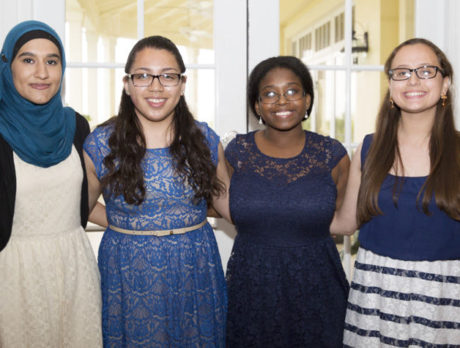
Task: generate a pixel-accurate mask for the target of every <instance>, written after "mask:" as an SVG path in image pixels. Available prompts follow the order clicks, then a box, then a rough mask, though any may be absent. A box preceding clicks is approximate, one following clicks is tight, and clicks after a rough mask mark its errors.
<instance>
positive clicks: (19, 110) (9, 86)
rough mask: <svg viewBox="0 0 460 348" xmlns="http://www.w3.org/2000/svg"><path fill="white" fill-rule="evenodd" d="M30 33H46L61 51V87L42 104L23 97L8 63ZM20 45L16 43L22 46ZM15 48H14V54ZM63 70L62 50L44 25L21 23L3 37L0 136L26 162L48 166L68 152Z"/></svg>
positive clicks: (70, 115)
mask: <svg viewBox="0 0 460 348" xmlns="http://www.w3.org/2000/svg"><path fill="white" fill-rule="evenodd" d="M31 31H42V32H45V33H48V34H50V35H51V36H52V37H53V40H50V41H52V42H53V43H55V44H56V43H58V44H59V46H58V49H59V51H60V52H61V62H62V76H61V86H60V87H59V90H58V92H57V93H56V95H55V96H54V97H53V98H51V99H50V100H49V101H48V102H47V103H46V104H34V103H32V102H30V101H29V100H27V99H25V98H23V97H22V96H21V95H20V94H19V93H18V91H17V90H16V88H15V86H14V82H13V76H12V72H11V63H12V60H13V58H14V57H13V55H14V54H15V53H16V52H15V46H16V43H17V41H18V40H20V39H21V38H23V36H24V34H27V33H29V32H31ZM54 39H55V40H54ZM22 41H24V40H23V39H22ZM26 42H27V41H26ZM24 43H25V42H20V43H19V44H21V46H22V45H23V44H24ZM19 48H20V47H16V51H17V50H18V49H19ZM64 70H65V54H64V47H63V46H62V42H61V40H60V39H59V36H58V35H57V33H56V32H55V31H54V30H53V29H52V28H51V27H50V26H48V25H47V24H45V23H42V22H38V21H25V22H22V23H19V24H18V25H16V26H15V27H13V29H11V31H10V32H9V33H8V35H7V36H6V38H5V41H4V43H3V48H2V51H1V54H0V134H1V136H2V137H3V138H4V139H5V140H6V142H8V144H9V145H10V146H11V147H12V149H13V151H14V152H15V153H16V154H17V155H18V156H19V157H20V158H21V159H22V160H23V161H25V162H27V163H30V164H33V165H36V166H40V167H50V166H52V165H55V164H57V163H59V162H61V161H63V160H64V159H66V158H67V157H68V156H69V154H70V152H71V151H72V143H73V138H74V134H75V111H74V110H72V109H71V108H68V107H63V105H62V99H61V89H62V77H63V76H64Z"/></svg>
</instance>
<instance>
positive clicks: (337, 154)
mask: <svg viewBox="0 0 460 348" xmlns="http://www.w3.org/2000/svg"><path fill="white" fill-rule="evenodd" d="M329 139H330V141H331V147H330V149H331V161H330V162H329V165H330V168H331V169H333V168H334V167H335V166H336V165H337V164H338V163H339V162H340V160H341V159H342V158H343V156H345V155H346V154H347V150H346V149H345V147H344V146H343V145H342V143H341V142H340V141H338V140H336V139H333V138H329Z"/></svg>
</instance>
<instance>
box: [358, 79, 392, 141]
mask: <svg viewBox="0 0 460 348" xmlns="http://www.w3.org/2000/svg"><path fill="white" fill-rule="evenodd" d="M371 86H372V87H371ZM387 88H388V82H387V78H386V77H385V74H384V73H383V72H377V71H360V72H354V73H353V74H352V87H351V117H352V142H356V143H360V142H361V141H362V140H363V138H364V136H365V135H366V134H369V133H373V132H374V129H375V120H376V118H377V113H378V110H379V108H380V103H381V101H382V98H383V96H384V95H385V93H386V91H387Z"/></svg>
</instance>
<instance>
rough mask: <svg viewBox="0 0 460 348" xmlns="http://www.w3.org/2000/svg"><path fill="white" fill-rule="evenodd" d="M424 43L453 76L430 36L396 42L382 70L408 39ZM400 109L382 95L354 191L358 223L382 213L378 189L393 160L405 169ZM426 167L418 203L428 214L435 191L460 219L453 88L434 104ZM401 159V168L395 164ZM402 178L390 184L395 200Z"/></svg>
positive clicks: (438, 199)
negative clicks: (424, 179) (358, 183)
mask: <svg viewBox="0 0 460 348" xmlns="http://www.w3.org/2000/svg"><path fill="white" fill-rule="evenodd" d="M415 44H423V45H426V46H428V47H429V48H431V49H432V50H433V52H434V53H435V54H436V56H437V57H438V61H439V65H440V68H441V69H442V74H443V76H444V77H448V78H449V79H450V81H453V70H452V66H451V64H450V62H449V61H448V59H447V57H446V55H445V54H444V53H443V52H442V51H441V50H440V49H439V48H438V47H437V46H436V45H435V44H434V43H432V42H431V41H428V40H426V39H421V38H414V39H410V40H407V41H405V42H403V43H401V44H400V45H399V46H398V47H396V48H395V49H394V50H393V52H392V53H391V54H390V56H389V57H388V59H387V61H386V62H385V73H386V74H387V76H388V78H389V70H390V68H391V64H392V63H393V59H394V57H395V55H396V54H397V53H398V51H399V50H400V49H401V48H402V47H404V46H408V45H415ZM400 118H401V110H400V109H399V107H397V106H396V105H394V106H393V107H392V105H391V102H390V92H389V91H387V93H386V95H385V98H384V99H383V102H382V105H381V107H380V111H379V113H378V117H377V122H376V131H375V133H374V136H373V140H372V144H371V146H370V148H369V152H368V154H367V156H366V161H365V163H364V165H363V168H362V175H361V185H360V189H359V194H358V205H357V219H358V223H359V225H361V224H362V223H364V222H366V221H369V220H370V219H371V218H372V216H376V215H379V214H382V211H381V210H380V208H379V206H378V195H379V191H380V188H381V186H382V183H383V181H384V179H385V177H386V176H387V175H388V172H389V171H390V169H391V168H392V167H393V166H395V168H396V171H397V173H396V175H403V174H404V167H403V164H402V160H401V155H400V152H399V146H398V138H397V131H398V124H399V120H400ZM429 149H430V173H429V175H428V178H427V180H426V181H425V183H424V185H423V186H422V188H421V189H420V191H419V193H418V195H417V206H418V207H419V208H420V201H421V207H422V210H423V212H424V213H425V214H427V215H430V212H429V209H428V205H429V202H430V200H431V198H432V197H433V196H434V198H435V201H436V205H437V206H438V207H439V209H441V210H443V211H444V212H446V214H447V215H449V216H450V217H451V218H453V219H455V220H460V133H459V132H457V131H456V130H455V124H454V115H453V105H452V94H451V92H450V90H448V91H447V101H446V104H445V105H444V106H442V101H441V99H440V100H439V102H438V104H437V106H436V115H435V121H434V124H433V128H432V129H431V137H430V144H429ZM399 165H401V168H399ZM403 184H404V183H403V180H402V178H401V177H399V176H396V179H395V182H394V185H393V202H394V204H395V205H397V202H398V195H399V193H400V192H401V189H402V185H403Z"/></svg>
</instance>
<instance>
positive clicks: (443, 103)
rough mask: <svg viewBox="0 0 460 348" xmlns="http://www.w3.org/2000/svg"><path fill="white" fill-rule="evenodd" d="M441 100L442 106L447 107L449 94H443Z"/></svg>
mask: <svg viewBox="0 0 460 348" xmlns="http://www.w3.org/2000/svg"><path fill="white" fill-rule="evenodd" d="M441 100H442V102H441V106H442V107H445V106H446V104H447V95H445V94H443V95H442V96H441Z"/></svg>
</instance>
